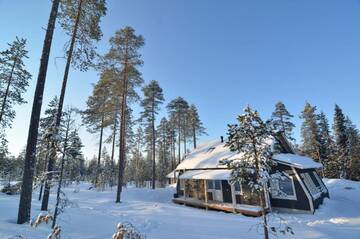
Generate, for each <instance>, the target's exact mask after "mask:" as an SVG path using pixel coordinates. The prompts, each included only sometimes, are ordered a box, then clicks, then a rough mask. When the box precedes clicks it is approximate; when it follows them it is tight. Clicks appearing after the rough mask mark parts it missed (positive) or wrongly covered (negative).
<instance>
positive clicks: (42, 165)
mask: <svg viewBox="0 0 360 239" xmlns="http://www.w3.org/2000/svg"><path fill="white" fill-rule="evenodd" d="M58 103H59V99H58V98H57V96H55V97H54V98H53V99H52V100H51V101H50V102H49V104H48V105H47V108H46V109H45V112H44V117H42V118H41V119H40V124H39V136H38V143H37V148H36V161H37V162H36V171H35V175H36V176H37V177H40V178H41V179H42V180H41V183H40V191H39V200H41V197H42V193H43V187H44V182H45V181H44V178H43V176H45V173H46V170H47V162H48V159H49V150H50V143H51V140H50V137H51V132H52V130H53V127H54V124H55V117H56V112H57V106H58ZM61 128H62V127H61ZM61 133H62V132H60V134H61Z"/></svg>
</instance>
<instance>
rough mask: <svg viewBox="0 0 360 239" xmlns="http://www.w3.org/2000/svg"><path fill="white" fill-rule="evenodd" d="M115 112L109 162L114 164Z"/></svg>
mask: <svg viewBox="0 0 360 239" xmlns="http://www.w3.org/2000/svg"><path fill="white" fill-rule="evenodd" d="M116 116H117V114H116V112H115V114H114V130H113V138H112V146H111V162H114V155H115V142H116V127H117V125H116V121H117V119H116Z"/></svg>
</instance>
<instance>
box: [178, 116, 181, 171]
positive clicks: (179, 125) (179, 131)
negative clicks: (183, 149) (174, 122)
mask: <svg viewBox="0 0 360 239" xmlns="http://www.w3.org/2000/svg"><path fill="white" fill-rule="evenodd" d="M180 146H181V123H180V114H178V164H180V162H181V159H180V157H181V155H180Z"/></svg>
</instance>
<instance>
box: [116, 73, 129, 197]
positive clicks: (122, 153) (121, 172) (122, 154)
mask: <svg viewBox="0 0 360 239" xmlns="http://www.w3.org/2000/svg"><path fill="white" fill-rule="evenodd" d="M124 81H126V80H125V79H124ZM125 84H126V83H125ZM126 85H127V84H126ZM125 94H126V93H125V92H124V94H123V97H122V103H121V121H120V147H119V177H118V185H117V192H116V203H119V202H120V201H121V192H122V185H123V177H124V170H125V146H126V145H125V134H126V130H125V127H126V125H125V124H126V122H125V121H126V115H125V114H126V110H125V108H126V95H125Z"/></svg>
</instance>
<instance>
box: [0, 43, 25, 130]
mask: <svg viewBox="0 0 360 239" xmlns="http://www.w3.org/2000/svg"><path fill="white" fill-rule="evenodd" d="M8 45H9V49H8V50H5V51H2V52H0V101H1V109H0V126H2V127H6V126H10V125H11V122H12V121H13V119H14V117H15V111H14V110H13V107H14V105H16V104H24V103H26V101H25V100H24V98H23V94H24V93H25V91H26V88H27V87H28V85H29V80H30V78H31V74H30V73H29V72H28V71H27V70H26V69H25V67H24V59H26V58H28V56H27V54H28V51H27V50H26V49H25V47H26V40H25V39H23V38H21V39H19V38H16V40H15V41H13V42H12V43H11V44H8Z"/></svg>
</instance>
